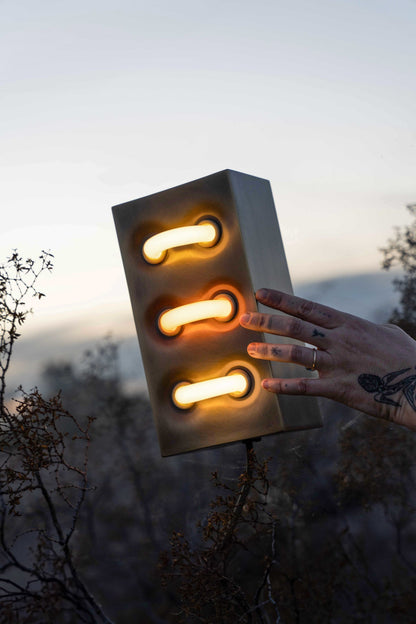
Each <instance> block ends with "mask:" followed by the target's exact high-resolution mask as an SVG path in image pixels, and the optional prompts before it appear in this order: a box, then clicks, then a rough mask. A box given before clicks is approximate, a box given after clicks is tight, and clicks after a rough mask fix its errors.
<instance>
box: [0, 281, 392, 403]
mask: <svg viewBox="0 0 416 624" xmlns="http://www.w3.org/2000/svg"><path fill="white" fill-rule="evenodd" d="M393 277H394V274H391V273H384V272H383V273H382V272H380V273H367V274H359V275H349V276H344V277H339V278H334V279H329V280H323V281H317V282H307V283H301V284H295V285H294V290H295V293H296V294H297V295H299V296H301V297H306V298H309V299H312V300H314V301H319V302H321V303H324V304H326V305H329V306H332V307H335V308H338V309H340V310H345V311H346V312H349V313H351V314H356V315H358V316H363V317H364V318H367V319H368V320H372V321H375V322H379V323H382V322H385V321H386V320H387V319H388V317H389V314H390V313H391V310H392V309H393V307H394V306H395V305H396V304H397V294H396V293H395V292H394V290H393V286H392V279H393ZM82 314H83V316H82V315H81V313H80V314H79V315H76V316H75V315H74V321H73V323H72V324H68V323H66V324H59V321H58V322H57V323H56V324H55V325H53V326H51V327H50V328H49V329H48V330H47V331H42V332H39V333H35V331H33V329H32V330H31V332H30V333H29V335H27V336H26V337H25V331H24V329H23V335H22V338H21V339H20V340H19V341H18V343H17V346H16V350H15V356H14V358H13V366H12V368H11V371H10V375H9V383H8V389H9V391H13V390H14V389H15V388H16V387H17V386H18V385H19V384H22V385H23V386H24V387H25V388H26V389H29V388H31V387H33V386H34V385H39V384H41V380H40V373H41V371H42V368H43V366H44V365H45V363H46V362H51V361H55V362H65V361H73V362H79V361H80V359H81V357H82V354H83V352H84V351H85V350H86V349H91V348H92V347H93V346H94V345H95V344H97V342H98V341H99V340H100V339H102V338H104V336H105V335H108V334H111V335H112V336H113V338H114V339H115V340H116V341H119V342H120V359H121V373H122V376H123V378H124V380H125V383H126V384H127V385H128V387H130V388H131V389H132V390H144V389H145V381H144V373H143V367H142V363H141V359H140V354H139V347H138V343H137V338H136V334H135V330H134V324H133V319H132V316H131V311H130V305H129V303H128V302H127V301H126V304H125V306H120V307H119V308H116V310H114V309H113V310H112V313H111V314H108V313H106V312H105V311H101V316H100V317H99V318H98V319H97V317H96V315H97V313H96V311H94V314H93V313H90V314H88V315H87V314H85V313H82ZM31 324H32V328H33V326H35V319H33V322H32V323H31Z"/></svg>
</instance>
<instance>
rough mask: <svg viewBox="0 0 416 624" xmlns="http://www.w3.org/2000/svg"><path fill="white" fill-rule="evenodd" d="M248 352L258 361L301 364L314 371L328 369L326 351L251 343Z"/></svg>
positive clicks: (297, 346)
mask: <svg viewBox="0 0 416 624" xmlns="http://www.w3.org/2000/svg"><path fill="white" fill-rule="evenodd" d="M247 352H248V354H249V355H251V357H254V358H256V359H258V360H271V361H275V362H291V363H292V364H299V365H301V366H305V368H309V369H313V370H315V369H316V370H322V369H323V368H327V365H328V355H327V354H326V353H325V352H324V351H319V350H316V349H310V348H308V347H303V346H301V345H296V344H290V345H284V344H267V343H265V342H251V343H250V344H249V345H248V347H247ZM314 352H315V353H314Z"/></svg>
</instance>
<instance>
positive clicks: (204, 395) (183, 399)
mask: <svg viewBox="0 0 416 624" xmlns="http://www.w3.org/2000/svg"><path fill="white" fill-rule="evenodd" d="M250 387H251V380H250V377H249V374H248V373H246V372H245V371H243V370H234V371H233V372H232V373H230V374H229V375H225V376H224V377H216V378H215V379H207V380H206V381H199V382H197V383H188V382H183V383H179V384H177V385H176V386H175V387H174V389H173V392H172V399H173V402H174V404H175V405H176V406H177V407H179V408H181V409H189V408H190V407H191V406H192V405H193V404H194V403H197V402H199V401H204V400H206V399H212V398H214V397H218V396H223V395H224V394H231V395H233V396H235V397H242V396H245V395H246V394H248V392H249V390H250Z"/></svg>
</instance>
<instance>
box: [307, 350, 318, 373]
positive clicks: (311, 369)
mask: <svg viewBox="0 0 416 624" xmlns="http://www.w3.org/2000/svg"><path fill="white" fill-rule="evenodd" d="M312 351H313V362H312V366H305V368H306V370H307V371H314V370H316V358H317V355H316V352H317V351H318V349H312Z"/></svg>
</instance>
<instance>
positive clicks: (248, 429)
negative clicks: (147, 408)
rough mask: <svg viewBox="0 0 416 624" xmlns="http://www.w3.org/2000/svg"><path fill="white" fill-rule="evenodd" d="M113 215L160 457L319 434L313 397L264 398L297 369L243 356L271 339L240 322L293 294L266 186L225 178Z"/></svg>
mask: <svg viewBox="0 0 416 624" xmlns="http://www.w3.org/2000/svg"><path fill="white" fill-rule="evenodd" d="M113 214H114V219H115V224H116V229H117V234H118V239H119V243H120V249H121V255H122V258H123V263H124V269H125V273H126V278H127V283H128V287H129V293H130V298H131V303H132V308H133V314H134V319H135V324H136V329H137V334H138V338H139V342H140V347H141V353H142V358H143V364H144V368H145V373H146V378H147V383H148V388H149V396H150V401H151V404H152V409H153V415H154V419H155V422H156V426H157V430H158V435H159V442H160V448H161V452H162V455H173V454H177V453H183V452H187V451H192V450H196V449H199V448H205V447H209V446H216V445H220V444H226V443H230V442H234V441H237V440H245V439H249V438H258V437H260V436H263V435H269V434H272V433H278V432H282V431H291V430H296V429H307V428H311V427H318V426H320V425H321V418H320V413H319V408H318V404H317V401H316V399H314V398H312V397H302V396H279V397H278V396H276V395H274V394H271V393H269V392H267V391H266V390H264V389H263V388H261V379H262V378H265V377H271V376H276V377H277V376H282V377H296V376H298V375H299V372H298V371H299V369H298V367H296V366H295V365H292V364H285V363H279V362H273V363H269V362H265V361H262V360H254V359H252V358H250V357H249V356H248V354H247V351H246V349H247V345H248V343H249V342H251V341H263V340H265V339H266V340H270V336H263V335H262V334H256V333H254V332H251V331H248V330H246V329H244V328H242V327H241V326H240V325H239V322H238V319H239V316H240V315H241V314H243V313H244V312H250V311H256V310H257V302H256V300H255V296H254V293H255V291H256V290H257V289H258V288H261V287H268V288H275V289H278V290H283V291H285V292H292V286H291V282H290V277H289V271H288V267H287V262H286V257H285V253H284V248H283V243H282V238H281V235H280V230H279V225H278V221H277V216H276V210H275V206H274V202H273V196H272V192H271V188H270V184H269V182H268V181H267V180H263V179H261V178H257V177H254V176H250V175H246V174H243V173H238V172H236V171H231V170H226V171H222V172H219V173H216V174H213V175H210V176H208V177H205V178H202V179H200V180H195V181H193V182H189V183H187V184H184V185H181V186H178V187H175V188H172V189H169V190H166V191H162V192H160V193H156V194H154V195H150V196H148V197H143V198H141V199H137V200H134V201H131V202H127V203H125V204H120V205H118V206H115V207H114V208H113ZM280 340H282V341H287V342H293V341H292V340H290V339H281V338H279V341H280ZM270 341H271V340H270ZM304 374H306V375H307V374H308V373H307V372H306V371H302V375H304ZM215 380H217V381H215Z"/></svg>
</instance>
